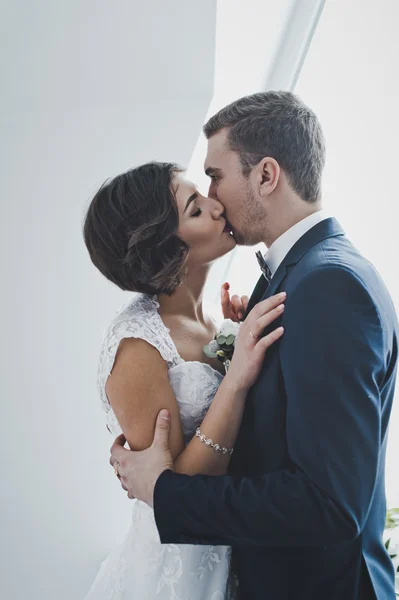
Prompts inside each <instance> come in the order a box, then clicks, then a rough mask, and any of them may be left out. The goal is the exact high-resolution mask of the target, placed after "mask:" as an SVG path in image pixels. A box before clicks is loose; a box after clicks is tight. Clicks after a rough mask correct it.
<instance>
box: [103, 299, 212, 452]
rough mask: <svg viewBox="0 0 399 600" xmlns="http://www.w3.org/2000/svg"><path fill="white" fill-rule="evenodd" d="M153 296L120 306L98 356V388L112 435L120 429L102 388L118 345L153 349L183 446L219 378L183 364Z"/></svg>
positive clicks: (200, 367)
mask: <svg viewBox="0 0 399 600" xmlns="http://www.w3.org/2000/svg"><path fill="white" fill-rule="evenodd" d="M158 308H159V304H158V301H157V298H156V297H155V296H148V295H145V294H139V295H138V296H136V297H135V298H133V299H132V300H131V301H130V302H129V303H128V304H127V305H126V306H124V307H123V308H122V309H121V310H120V311H119V313H118V314H117V316H116V317H115V319H114V320H113V321H112V323H111V325H110V327H109V328H108V330H107V332H106V334H105V337H104V341H103V344H102V348H101V353H100V363H99V369H98V388H99V393H100V398H101V403H102V407H103V409H104V410H105V411H106V413H107V424H108V427H109V429H110V430H111V432H112V433H113V434H114V435H119V434H120V433H121V429H120V426H119V424H118V422H117V420H116V417H115V415H114V412H113V410H112V408H111V405H110V403H109V401H108V398H107V395H106V392H105V385H106V383H107V379H108V377H109V375H110V373H111V371H112V368H113V365H114V361H115V356H116V353H117V350H118V347H119V344H120V342H121V341H122V340H123V339H124V338H130V337H134V338H140V339H142V340H145V341H146V342H148V343H149V344H151V345H152V346H154V347H155V348H156V349H157V350H158V351H159V353H160V355H161V356H162V358H163V359H164V360H165V361H166V363H167V365H168V375H169V381H170V384H171V386H172V389H173V391H174V394H175V397H176V400H177V403H178V405H179V409H180V416H181V421H182V427H183V434H184V439H185V443H186V444H187V443H188V442H189V441H190V439H191V438H192V436H193V435H194V432H195V429H196V428H197V427H198V426H199V425H200V424H201V423H202V421H203V419H204V417H205V414H206V412H207V410H208V408H209V405H210V403H211V402H212V400H213V397H214V395H215V394H216V392H217V389H218V387H219V385H220V383H221V381H222V379H223V376H222V375H221V374H220V373H219V372H218V371H215V369H213V368H212V367H211V366H209V365H208V364H206V363H202V362H197V361H190V362H186V361H184V360H183V359H182V358H181V357H180V356H179V354H178V352H177V349H176V346H175V344H174V343H173V340H172V338H171V336H170V332H169V329H168V328H167V327H166V326H165V325H164V323H163V321H162V319H161V317H160V315H159V312H158Z"/></svg>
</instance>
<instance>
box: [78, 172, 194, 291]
mask: <svg viewBox="0 0 399 600" xmlns="http://www.w3.org/2000/svg"><path fill="white" fill-rule="evenodd" d="M180 172H182V169H181V168H180V167H179V166H178V165H175V164H173V163H159V162H151V163H148V164H145V165H142V166H140V167H137V168H135V169H131V170H130V171H127V172H126V173H122V175H118V176H117V177H115V178H114V179H111V180H110V181H106V182H105V183H104V184H103V185H102V186H101V188H100V189H99V190H98V192H97V193H96V195H95V196H94V198H93V200H92V201H91V203H90V206H89V208H88V210H87V213H86V217H85V221H84V230H83V235H84V241H85V244H86V247H87V249H88V251H89V254H90V258H91V260H92V262H93V264H94V265H95V266H96V267H97V269H98V270H99V271H101V273H102V274H103V275H104V276H105V277H106V278H107V279H109V280H110V281H112V282H113V283H115V284H116V285H117V286H118V287H120V288H121V289H122V290H128V291H130V292H143V293H147V294H161V293H165V294H172V293H173V292H174V290H175V289H176V288H177V286H178V285H179V284H180V283H181V281H182V278H183V270H184V269H183V267H184V263H185V260H186V257H187V253H188V246H187V244H186V243H185V242H183V240H181V239H180V238H178V237H177V229H178V226H179V213H178V209H177V204H176V198H175V195H174V193H173V189H172V181H173V178H174V176H175V175H176V174H177V173H180Z"/></svg>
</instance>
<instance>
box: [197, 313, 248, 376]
mask: <svg viewBox="0 0 399 600" xmlns="http://www.w3.org/2000/svg"><path fill="white" fill-rule="evenodd" d="M239 330H240V324H239V323H234V322H233V321H231V320H230V319H226V320H225V321H223V323H222V326H221V328H220V331H219V332H218V333H217V334H216V335H215V337H214V339H213V340H212V341H211V342H209V344H206V346H204V347H203V351H204V354H205V356H207V357H208V358H217V359H218V360H220V361H221V362H222V363H223V364H224V368H225V371H226V373H227V371H228V370H229V367H230V362H231V359H232V356H233V353H234V346H235V342H236V339H237V336H238V332H239Z"/></svg>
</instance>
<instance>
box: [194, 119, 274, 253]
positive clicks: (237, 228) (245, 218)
mask: <svg viewBox="0 0 399 600" xmlns="http://www.w3.org/2000/svg"><path fill="white" fill-rule="evenodd" d="M228 131H229V130H228V129H227V128H225V129H222V130H220V131H219V132H218V133H215V134H214V135H213V136H212V137H210V138H209V140H208V152H207V156H206V159H205V166H204V168H205V173H206V174H207V175H208V176H209V177H210V180H211V182H210V185H209V191H208V196H209V197H210V198H214V199H216V200H219V202H221V203H222V204H223V206H224V207H225V215H226V219H227V221H228V223H229V224H230V226H231V229H232V231H233V234H234V238H235V240H236V242H237V244H240V245H242V246H253V245H255V244H258V243H259V242H261V241H262V240H263V233H264V232H263V225H264V220H265V214H264V209H263V207H262V205H261V204H260V202H259V199H258V198H257V197H256V193H255V192H254V189H253V186H252V179H251V176H250V177H248V178H247V177H245V176H244V175H243V172H242V164H241V162H240V158H239V155H238V153H237V152H234V151H232V150H230V149H229V145H228Z"/></svg>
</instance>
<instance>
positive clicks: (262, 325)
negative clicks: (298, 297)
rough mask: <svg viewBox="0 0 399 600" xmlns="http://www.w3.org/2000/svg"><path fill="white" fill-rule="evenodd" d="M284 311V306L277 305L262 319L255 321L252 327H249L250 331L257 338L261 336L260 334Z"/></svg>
mask: <svg viewBox="0 0 399 600" xmlns="http://www.w3.org/2000/svg"><path fill="white" fill-rule="evenodd" d="M284 309H285V306H284V304H279V305H278V306H277V307H276V308H273V310H271V311H269V312H268V313H266V314H265V315H263V317H260V318H259V319H257V320H256V321H255V323H254V324H253V325H251V331H252V333H253V334H254V335H256V336H257V337H260V336H261V335H262V332H263V331H264V330H265V329H266V327H268V326H269V325H270V324H271V323H273V321H275V320H276V319H278V318H279V317H281V315H282V314H283V312H284Z"/></svg>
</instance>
